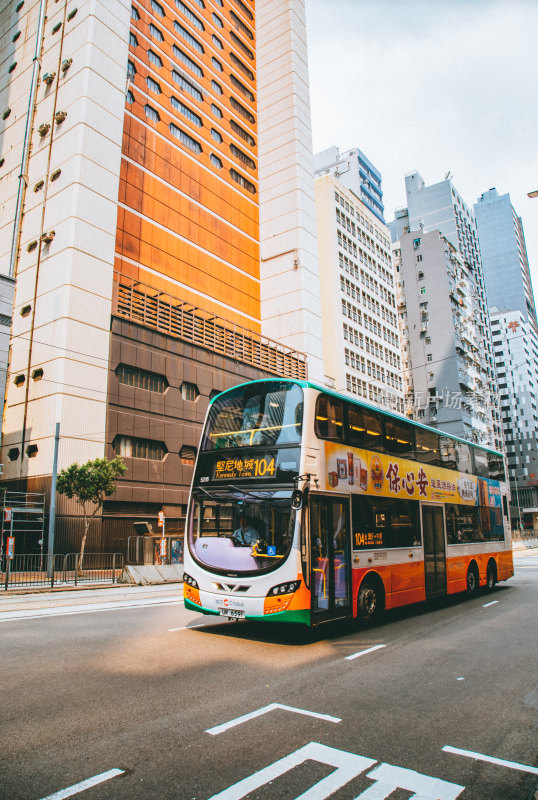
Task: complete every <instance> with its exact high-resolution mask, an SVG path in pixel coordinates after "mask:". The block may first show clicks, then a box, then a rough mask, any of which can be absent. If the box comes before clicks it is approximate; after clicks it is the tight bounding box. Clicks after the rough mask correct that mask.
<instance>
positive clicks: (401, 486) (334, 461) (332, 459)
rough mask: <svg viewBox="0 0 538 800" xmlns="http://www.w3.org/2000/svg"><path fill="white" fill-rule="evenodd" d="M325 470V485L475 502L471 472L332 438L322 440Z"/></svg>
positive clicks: (475, 484)
mask: <svg viewBox="0 0 538 800" xmlns="http://www.w3.org/2000/svg"><path fill="white" fill-rule="evenodd" d="M325 472H326V475H325V481H326V488H327V489H340V490H342V489H343V490H344V491H346V492H350V493H352V494H370V495H374V496H375V495H379V496H380V497H401V498H406V499H407V500H424V501H426V500H431V501H436V502H443V503H459V504H464V505H472V506H474V505H477V499H478V497H477V487H478V480H477V478H476V477H475V476H474V475H467V474H465V473H463V472H456V471H454V470H450V469H444V468H443V467H437V466H433V465H431V464H420V463H417V462H416V461H409V460H408V459H406V458H399V457H398V456H391V455H385V454H384V453H372V452H371V451H369V450H359V449H358V448H355V447H346V446H345V445H342V444H337V443H335V442H325ZM486 505H487V503H486Z"/></svg>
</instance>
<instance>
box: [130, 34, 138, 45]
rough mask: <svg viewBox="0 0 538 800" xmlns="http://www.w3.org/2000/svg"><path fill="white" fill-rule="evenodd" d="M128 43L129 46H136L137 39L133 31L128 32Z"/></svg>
mask: <svg viewBox="0 0 538 800" xmlns="http://www.w3.org/2000/svg"><path fill="white" fill-rule="evenodd" d="M129 44H130V45H131V47H138V39H137V38H136V36H135V35H134V33H130V34H129Z"/></svg>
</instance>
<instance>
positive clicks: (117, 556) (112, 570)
mask: <svg viewBox="0 0 538 800" xmlns="http://www.w3.org/2000/svg"><path fill="white" fill-rule="evenodd" d="M79 561H80V554H79V553H68V554H67V555H54V556H47V555H40V554H39V553H38V554H35V553H32V554H28V553H19V554H17V555H15V556H13V558H11V559H10V558H7V557H5V556H4V557H2V559H1V560H0V579H1V585H2V586H3V588H4V589H5V590H6V591H7V590H8V589H9V588H18V589H21V588H22V589H24V588H33V587H39V586H50V587H51V589H52V588H53V587H54V586H68V585H73V586H78V585H86V584H92V583H116V582H117V581H118V579H119V577H120V576H121V573H122V570H123V565H124V556H123V553H85V554H84V558H83V560H82V568H79Z"/></svg>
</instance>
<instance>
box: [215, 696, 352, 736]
mask: <svg viewBox="0 0 538 800" xmlns="http://www.w3.org/2000/svg"><path fill="white" fill-rule="evenodd" d="M276 708H279V709H281V710H282V711H292V712H293V713H294V714H303V715H304V716H305V717H315V718H316V719H322V720H325V722H342V720H341V719H339V718H338V717H331V716H330V715H329V714H317V713H316V712H315V711H305V710H304V709H303V708H294V707H293V706H285V705H282V703H270V704H269V705H268V706H264V707H263V708H259V709H258V710H257V711H251V712H250V714H243V716H242V717H236V719H232V720H230V722H224V723H223V724H222V725H217V726H215V727H214V728H208V729H207V730H206V731H205V733H210V734H211V736H217V734H219V733H223V732H224V731H227V730H229V728H235V726H236V725H241V724H242V723H243V722H248V721H249V720H250V719H255V718H256V717H261V716H262V714H267V713H269V711H274V710H275V709H276Z"/></svg>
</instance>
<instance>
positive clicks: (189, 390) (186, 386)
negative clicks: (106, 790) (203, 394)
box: [181, 381, 200, 401]
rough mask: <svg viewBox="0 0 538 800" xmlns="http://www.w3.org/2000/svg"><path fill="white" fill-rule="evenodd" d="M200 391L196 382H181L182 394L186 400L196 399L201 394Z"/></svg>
mask: <svg viewBox="0 0 538 800" xmlns="http://www.w3.org/2000/svg"><path fill="white" fill-rule="evenodd" d="M199 394H200V391H199V389H198V387H197V386H196V384H195V383H188V382H187V381H183V383H182V384H181V396H182V398H183V399H184V400H191V401H194V400H196V398H197V397H198V396H199Z"/></svg>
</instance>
